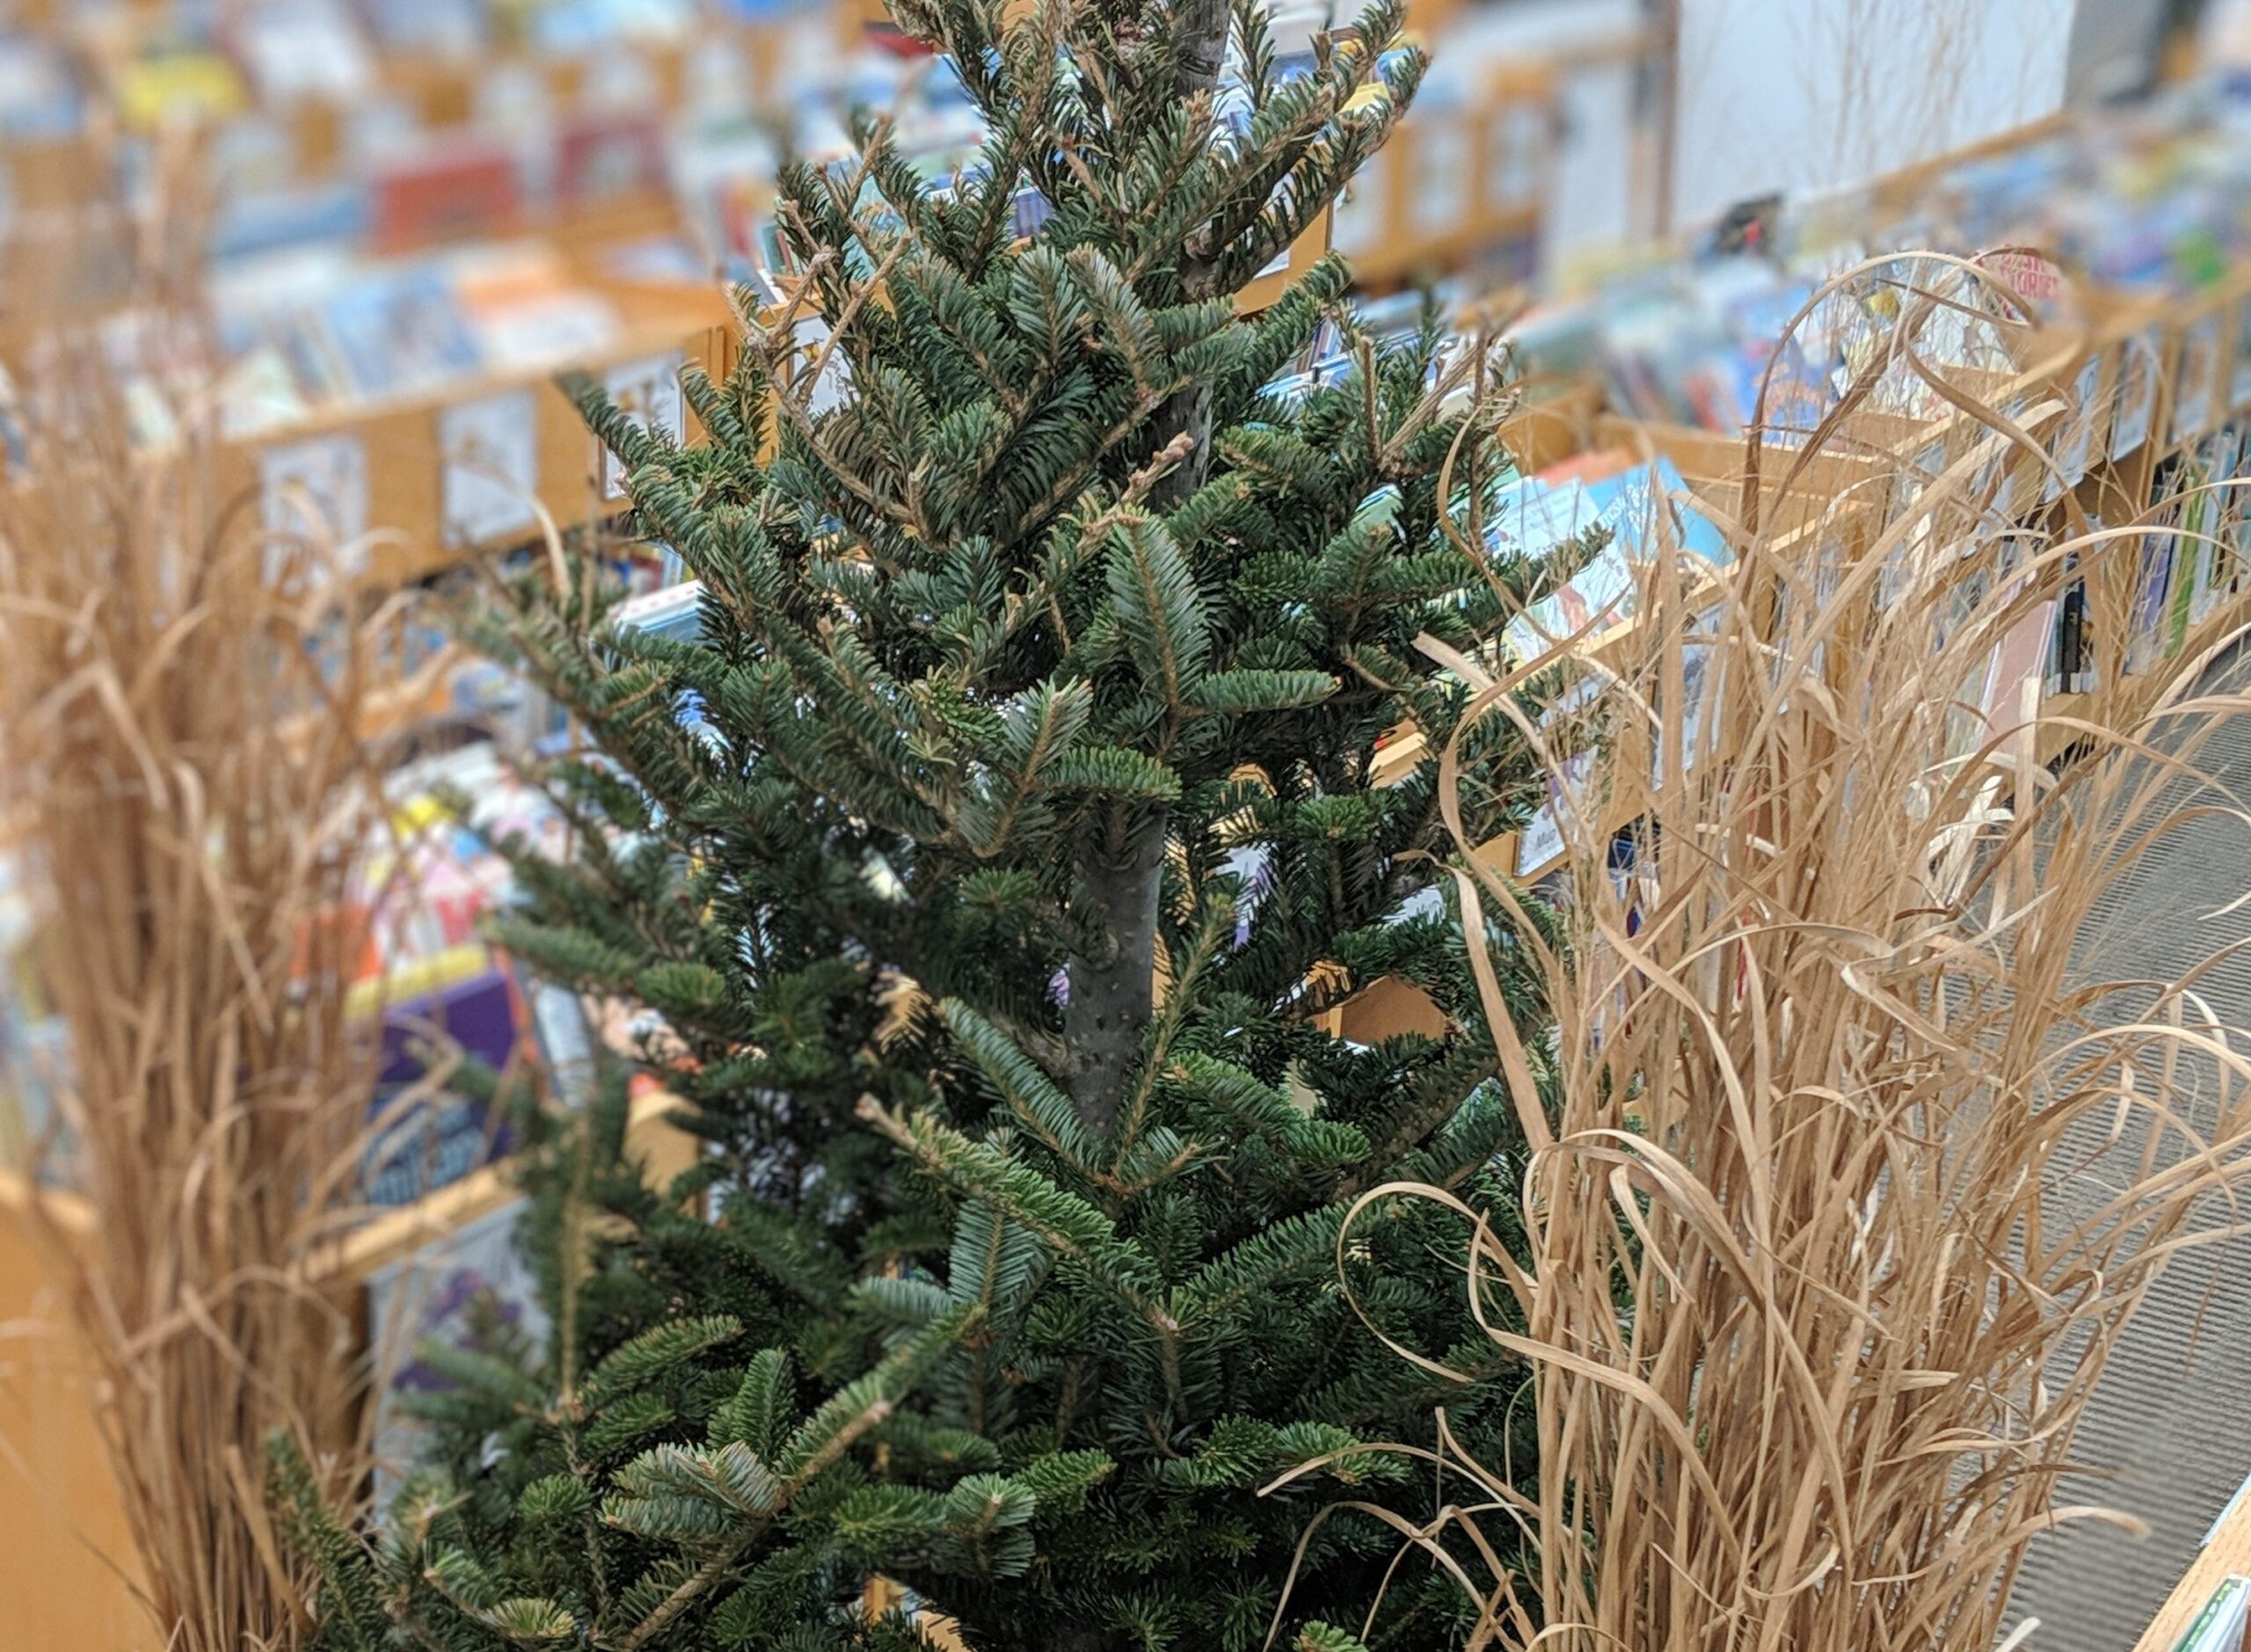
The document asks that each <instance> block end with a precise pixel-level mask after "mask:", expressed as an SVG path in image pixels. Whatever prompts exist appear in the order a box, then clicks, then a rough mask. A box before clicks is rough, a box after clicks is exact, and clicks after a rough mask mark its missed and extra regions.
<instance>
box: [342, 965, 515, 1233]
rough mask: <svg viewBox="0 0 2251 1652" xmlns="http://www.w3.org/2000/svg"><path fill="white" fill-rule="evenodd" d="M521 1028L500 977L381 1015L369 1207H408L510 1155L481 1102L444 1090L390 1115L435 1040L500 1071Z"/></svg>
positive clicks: (500, 1128) (502, 1131)
mask: <svg viewBox="0 0 2251 1652" xmlns="http://www.w3.org/2000/svg"><path fill="white" fill-rule="evenodd" d="M523 1026H524V1022H523V1015H522V1011H521V1006H520V1002H519V1001H518V999H517V996H516V993H515V989H514V984H513V983H512V982H511V981H510V980H509V979H508V977H507V976H506V974H505V973H503V972H499V971H497V970H496V971H491V972H487V973H485V974H483V975H479V976H477V977H476V978H474V979H470V980H467V981H463V982H460V983H458V984H456V985H455V986H449V987H447V988H444V989H442V990H441V991H439V992H436V993H429V994H426V996H423V997H420V998H415V999H410V1000H407V1001H405V1002H404V1003H399V1004H394V1005H392V1006H391V1007H390V1008H388V1009H387V1010H385V1011H384V1014H383V1030H382V1071H381V1073H380V1076H379V1077H378V1079H377V1081H376V1085H375V1108H374V1110H375V1116H376V1117H381V1118H383V1119H384V1124H383V1127H382V1131H381V1132H380V1134H379V1135H378V1136H377V1137H376V1139H375V1140H374V1141H373V1142H372V1143H370V1144H369V1146H368V1150H367V1153H366V1156H365V1158H364V1160H363V1168H362V1173H361V1174H362V1183H363V1185H362V1188H361V1197H362V1199H363V1200H364V1201H365V1202H366V1203H368V1204H374V1205H381V1206H386V1207H389V1206H396V1205H401V1204H412V1203H413V1202H414V1201H415V1200H417V1199H419V1198H421V1197H424V1196H425V1195H426V1194H428V1193H431V1192H433V1191H435V1190H437V1189H439V1188H441V1187H444V1186H446V1185H447V1184H448V1183H453V1182H458V1181H460V1180H461V1178H462V1177H463V1176H465V1175H469V1174H470V1172H471V1171H472V1170H475V1169H476V1168H478V1167H479V1166H480V1165H483V1164H484V1163H486V1162H488V1161H491V1160H492V1159H494V1158H497V1157H498V1156H499V1155H500V1154H501V1153H506V1151H507V1149H508V1146H509V1135H510V1132H509V1131H508V1129H507V1127H506V1124H504V1123H502V1122H501V1121H499V1120H497V1119H493V1118H492V1117H489V1116H488V1113H487V1110H486V1109H485V1108H484V1105H483V1104H482V1103H478V1102H473V1101H470V1100H469V1099H467V1098H466V1097H463V1096H461V1095H453V1094H448V1092H446V1091H444V1090H443V1089H441V1090H439V1091H437V1092H435V1093H433V1094H432V1095H429V1096H427V1097H426V1098H424V1099H422V1100H420V1101H419V1102H418V1103H415V1104H414V1105H413V1106H411V1107H409V1108H406V1109H405V1110H403V1111H400V1112H397V1113H396V1114H395V1115H394V1114H393V1113H392V1109H393V1108H394V1105H395V1104H396V1103H397V1100H398V1098H399V1096H400V1095H401V1094H402V1093H403V1092H404V1091H405V1090H406V1089H407V1088H408V1087H410V1086H412V1085H413V1084H415V1083H416V1082H417V1081H419V1080H420V1079H421V1078H422V1077H423V1075H424V1073H426V1071H427V1070H428V1069H427V1067H426V1065H425V1056H426V1052H427V1050H428V1048H429V1047H430V1046H431V1044H433V1040H434V1037H436V1036H442V1037H443V1038H445V1039H449V1040H451V1041H452V1042H454V1043H455V1044H459V1045H460V1046H461V1048H462V1053H463V1056H464V1057H465V1058H467V1059H470V1060H474V1061H477V1062H479V1063H482V1064H483V1065H484V1066H488V1067H491V1068H492V1069H493V1070H494V1071H495V1072H498V1071H500V1070H502V1069H505V1068H506V1066H507V1065H508V1063H509V1061H510V1060H511V1059H513V1058H514V1055H515V1052H516V1050H517V1046H518V1044H519V1042H520V1040H521V1036H522V1032H523Z"/></svg>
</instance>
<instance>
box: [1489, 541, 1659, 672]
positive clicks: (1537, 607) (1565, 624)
mask: <svg viewBox="0 0 2251 1652" xmlns="http://www.w3.org/2000/svg"><path fill="white" fill-rule="evenodd" d="M1639 594H1640V592H1639V587H1638V585H1637V583H1636V581H1635V575H1634V564H1633V563H1632V561H1631V559H1630V558H1628V556H1627V554H1626V551H1625V549H1624V548H1623V547H1622V546H1620V545H1618V544H1615V543H1613V544H1609V545H1606V546H1604V547H1603V549H1601V550H1600V551H1599V552H1598V553H1597V554H1596V555H1595V557H1593V559H1592V560H1591V561H1590V562H1588V563H1587V564H1586V565H1585V566H1584V567H1583V568H1581V569H1580V570H1579V571H1577V573H1575V574H1573V575H1572V576H1571V577H1570V579H1568V580H1566V581H1564V583H1563V586H1561V587H1559V588H1558V589H1557V590H1555V591H1554V592H1553V593H1550V594H1548V596H1545V597H1543V598H1541V600H1539V601H1537V602H1535V603H1533V604H1532V606H1531V607H1529V608H1526V609H1525V611H1524V612H1523V613H1521V614H1519V615H1517V616H1516V617H1515V618H1514V619H1512V620H1511V621H1510V622H1508V626H1507V628H1506V629H1505V630H1504V631H1503V632H1502V634H1501V641H1502V643H1503V645H1504V646H1505V647H1506V648H1507V649H1508V651H1509V652H1510V653H1511V654H1512V655H1513V656H1514V657H1515V658H1516V659H1519V660H1526V659H1537V658H1539V657H1540V656H1541V655H1542V654H1545V653H1548V651H1551V650H1553V649H1555V648H1556V647H1558V646H1560V645H1562V644H1563V643H1565V642H1567V641H1569V640H1570V639H1572V638H1577V640H1578V641H1580V642H1582V643H1583V642H1584V641H1586V640H1587V639H1589V638H1591V637H1599V636H1600V635H1601V634H1602V633H1603V632H1604V631H1606V630H1609V629H1610V628H1611V627H1612V626H1614V625H1616V624H1619V623H1621V622H1623V621H1625V620H1628V619H1630V618H1632V617H1633V615H1634V612H1635V606H1636V599H1637V598H1638V596H1639Z"/></svg>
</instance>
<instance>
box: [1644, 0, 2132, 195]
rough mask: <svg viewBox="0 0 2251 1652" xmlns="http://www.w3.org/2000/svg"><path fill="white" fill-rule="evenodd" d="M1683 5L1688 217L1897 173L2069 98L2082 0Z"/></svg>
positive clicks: (1708, 0) (1764, 0) (1681, 155)
mask: <svg viewBox="0 0 2251 1652" xmlns="http://www.w3.org/2000/svg"><path fill="white" fill-rule="evenodd" d="M2090 3H2091V4H2102V0H2090ZM1679 6H1680V82H1679V87H1680V93H1679V127H1678V129H1677V132H1676V135H1675V138H1674V147H1673V156H1672V176H1673V220H1674V222H1675V223H1676V224H1678V225H1682V226H1688V225H1694V224H1696V223H1699V222H1703V221H1705V220H1708V219H1709V218H1711V217H1713V216H1715V215H1717V214H1718V213H1719V212H1721V211H1722V210H1723V209H1724V208H1725V207H1729V206H1730V205H1731V204H1733V203H1734V202H1736V201H1738V200H1744V199H1745V198H1746V197H1749V196H1753V195H1759V194H1763V193H1767V192H1768V191H1770V190H1776V189H1780V190H1786V191H1793V192H1795V191H1801V190H1817V189H1825V188H1831V187H1834V186H1839V185H1846V184H1851V183H1854V182H1857V181H1859V180H1860V179H1862V178H1869V177H1873V176H1876V175H1877V174H1879V173H1883V172H1887V171H1893V170H1895V169H1897V168H1898V167H1900V166H1904V165H1906V164H1910V163H1912V162H1914V161H1918V160H1922V159H1927V158H1928V157H1929V156H1934V155H1937V154H1940V153H1941V152H1943V151H1945V150H1947V149H1958V148H1960V147H1961V146H1962V145H1963V144H1965V143H1970V142H1975V141H1976V140H1978V138H1981V137H1984V136H1986V135H1990V134H1992V133H1995V132H2000V131H2005V130H2007V128H2009V127H2015V126H2022V125H2023V124H2024V123H2025V122H2027V121H2029V120H2037V119H2039V118H2040V117H2041V116H2043V115H2045V114H2048V113H2052V112H2053V111H2054V110H2055V109H2057V108H2058V106H2060V105H2061V103H2062V101H2063V96H2064V79H2065V64H2066V62H2067V60H2068V57H2069V48H2070V41H2071V34H2072V22H2073V15H2072V14H2073V0H1679Z"/></svg>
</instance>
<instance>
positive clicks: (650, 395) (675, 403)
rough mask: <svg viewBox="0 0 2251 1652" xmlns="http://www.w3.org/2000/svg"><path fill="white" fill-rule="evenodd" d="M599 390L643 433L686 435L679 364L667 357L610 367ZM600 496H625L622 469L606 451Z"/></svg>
mask: <svg viewBox="0 0 2251 1652" xmlns="http://www.w3.org/2000/svg"><path fill="white" fill-rule="evenodd" d="M602 389H603V390H604V391H605V392H607V393H608V397H609V399H610V400H611V401H612V402H614V403H616V406H617V411H619V412H621V413H623V414H624V415H625V417H626V418H628V419H629V420H630V421H631V422H632V423H633V424H634V425H635V426H637V427H638V428H640V429H642V430H648V431H656V432H659V433H662V434H664V435H666V436H669V437H670V438H671V439H672V440H674V441H680V440H684V439H685V438H686V436H687V434H688V423H687V410H686V408H685V406H684V405H683V404H682V402H681V395H680V364H679V363H678V362H677V361H675V360H673V358H671V357H670V356H651V357H650V358H648V359H647V360H644V361H635V362H632V363H630V365H628V366H625V367H622V368H611V369H610V371H609V373H608V375H607V376H605V377H604V378H603V380H602ZM601 496H602V498H604V499H623V498H624V497H625V466H624V465H623V464H622V463H621V462H619V461H618V457H617V455H616V454H614V453H612V452H610V451H609V449H608V448H603V449H602V455H601Z"/></svg>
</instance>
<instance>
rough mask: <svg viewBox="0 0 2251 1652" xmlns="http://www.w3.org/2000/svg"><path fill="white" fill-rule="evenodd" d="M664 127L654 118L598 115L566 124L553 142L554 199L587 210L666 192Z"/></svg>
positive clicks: (583, 115)
mask: <svg viewBox="0 0 2251 1652" xmlns="http://www.w3.org/2000/svg"><path fill="white" fill-rule="evenodd" d="M666 188H667V172H666V166H665V134H664V127H663V126H662V125H661V124H660V123H659V121H658V120H656V119H655V118H654V117H652V116H650V115H645V114H637V113H590V114H582V115H579V116H578V117H576V118H574V119H573V120H570V121H568V122H567V123H566V124H565V126H564V127H563V129H562V131H561V133H560V134H559V135H557V138H556V141H555V198H556V199H557V200H558V201H560V202H562V203H563V204H564V205H565V206H572V207H584V206H590V205H593V204H594V203H597V202H601V201H605V200H617V199H618V198H619V197H621V196H627V195H644V194H645V195H657V194H661V193H664V192H665V190H666Z"/></svg>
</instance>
